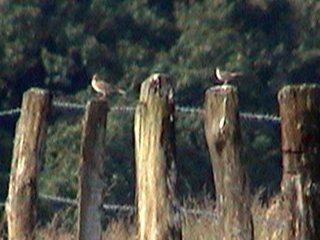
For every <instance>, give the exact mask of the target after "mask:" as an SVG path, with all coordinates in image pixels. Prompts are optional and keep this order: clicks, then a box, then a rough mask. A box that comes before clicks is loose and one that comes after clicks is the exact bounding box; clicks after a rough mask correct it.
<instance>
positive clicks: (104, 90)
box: [91, 74, 126, 99]
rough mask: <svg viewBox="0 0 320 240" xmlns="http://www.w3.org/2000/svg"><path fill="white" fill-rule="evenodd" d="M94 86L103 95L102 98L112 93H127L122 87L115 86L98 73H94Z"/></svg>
mask: <svg viewBox="0 0 320 240" xmlns="http://www.w3.org/2000/svg"><path fill="white" fill-rule="evenodd" d="M91 86H92V88H93V89H94V90H95V91H96V92H97V93H98V94H100V95H101V98H103V99H105V98H107V96H108V95H110V94H111V93H114V92H117V93H120V94H123V95H124V94H126V92H125V91H124V90H123V89H121V88H114V87H112V86H111V85H110V84H109V83H107V82H105V81H103V80H102V78H101V77H100V76H99V75H98V74H94V75H93V77H92V81H91Z"/></svg>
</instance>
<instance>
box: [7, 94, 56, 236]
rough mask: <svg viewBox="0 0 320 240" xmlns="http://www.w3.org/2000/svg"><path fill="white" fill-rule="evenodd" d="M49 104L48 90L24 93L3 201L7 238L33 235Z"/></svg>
mask: <svg viewBox="0 0 320 240" xmlns="http://www.w3.org/2000/svg"><path fill="white" fill-rule="evenodd" d="M50 108H51V96H50V94H49V92H48V91H46V90H41V89H37V88H32V89H30V90H28V91H27V92H25V93H24V94H23V100H22V107H21V114H20V118H19V120H18V122H17V125H16V132H15V140H14V148H13V158H12V163H11V174H10V184H9V193H8V199H7V204H6V213H7V219H8V239H9V240H31V239H34V232H33V231H34V227H35V225H36V201H37V172H38V165H39V164H40V161H41V158H42V152H43V151H42V150H43V145H44V141H45V135H46V125H47V116H48V114H49V112H50Z"/></svg>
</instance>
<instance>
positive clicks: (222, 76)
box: [215, 67, 243, 84]
mask: <svg viewBox="0 0 320 240" xmlns="http://www.w3.org/2000/svg"><path fill="white" fill-rule="evenodd" d="M215 76H216V79H217V80H218V81H219V82H223V84H228V82H229V81H233V80H237V79H239V77H242V76H243V73H242V72H222V71H220V68H218V67H217V68H216V70H215Z"/></svg>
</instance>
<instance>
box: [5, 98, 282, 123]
mask: <svg viewBox="0 0 320 240" xmlns="http://www.w3.org/2000/svg"><path fill="white" fill-rule="evenodd" d="M53 107H54V111H56V112H62V113H70V114H77V113H83V112H84V110H85V108H86V105H85V104H79V103H70V102H62V101H54V102H53ZM110 111H111V112H127V113H132V112H134V111H135V106H113V107H111V108H110ZM176 111H177V112H178V113H185V114H201V113H202V109H201V108H199V107H189V106H177V107H176ZM20 112H21V109H20V108H14V109H9V110H4V111H0V119H1V118H4V117H16V116H18V115H19V114H20ZM240 118H242V119H243V120H248V121H256V122H266V123H270V124H279V123H280V118H279V117H278V116H275V115H270V114H259V113H250V112H240Z"/></svg>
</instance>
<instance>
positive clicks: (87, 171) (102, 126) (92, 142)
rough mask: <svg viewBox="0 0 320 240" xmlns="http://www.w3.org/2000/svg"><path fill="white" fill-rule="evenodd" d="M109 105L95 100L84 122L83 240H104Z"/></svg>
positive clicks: (80, 225) (80, 229)
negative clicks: (104, 185)
mask: <svg viewBox="0 0 320 240" xmlns="http://www.w3.org/2000/svg"><path fill="white" fill-rule="evenodd" d="M107 113H108V103H107V101H106V100H101V99H100V100H93V101H90V102H89V103H88V104H87V106H86V112H85V116H84V119H83V122H82V124H83V125H82V139H81V159H80V175H79V184H80V189H79V197H80V202H79V205H80V206H79V218H78V239H79V240H101V239H102V228H101V210H102V191H103V169H104V160H105V137H106V124H107Z"/></svg>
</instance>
